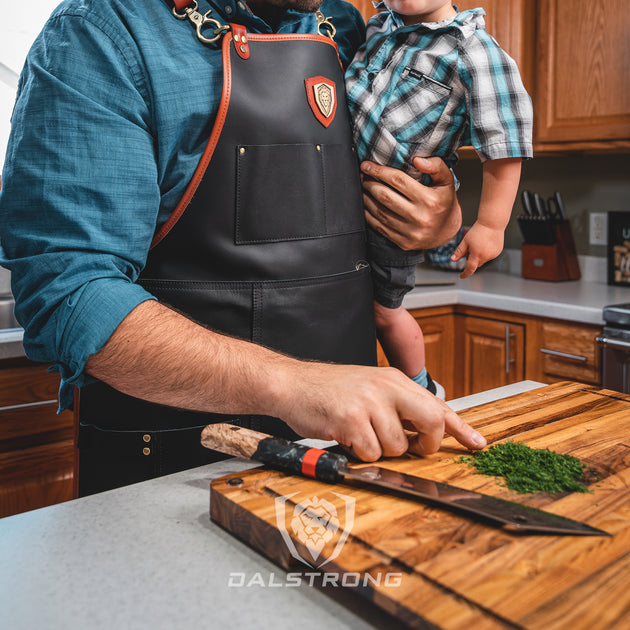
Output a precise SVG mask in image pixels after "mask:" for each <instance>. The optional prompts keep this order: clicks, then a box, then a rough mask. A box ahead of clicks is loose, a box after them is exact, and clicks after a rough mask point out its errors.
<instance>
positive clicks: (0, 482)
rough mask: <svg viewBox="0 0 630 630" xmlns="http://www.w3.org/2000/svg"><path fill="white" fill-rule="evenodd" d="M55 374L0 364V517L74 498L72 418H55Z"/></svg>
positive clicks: (19, 362) (22, 362)
mask: <svg viewBox="0 0 630 630" xmlns="http://www.w3.org/2000/svg"><path fill="white" fill-rule="evenodd" d="M58 386H59V376H58V375H57V374H48V373H47V372H46V366H45V365H41V364H35V363H31V362H30V361H27V360H26V359H11V360H8V359H7V360H4V361H2V362H0V517H4V516H10V515H12V514H18V513H19V512H25V511H27V510H33V509H36V508H40V507H45V506H47V505H52V504H54V503H60V502H61V501H67V500H69V499H72V498H73V476H74V475H73V473H74V458H75V449H74V420H73V414H72V412H70V411H64V412H62V413H61V414H57V389H58Z"/></svg>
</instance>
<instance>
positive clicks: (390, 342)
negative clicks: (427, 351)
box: [374, 302, 425, 378]
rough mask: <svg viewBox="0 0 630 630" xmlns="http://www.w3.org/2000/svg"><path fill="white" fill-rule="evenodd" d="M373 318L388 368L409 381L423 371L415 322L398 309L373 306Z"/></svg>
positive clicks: (420, 339)
mask: <svg viewBox="0 0 630 630" xmlns="http://www.w3.org/2000/svg"><path fill="white" fill-rule="evenodd" d="M374 318H375V322H376V332H377V335H378V340H379V341H380V343H381V346H382V347H383V351H384V352H385V355H386V356H387V360H388V361H389V363H390V365H392V366H393V367H396V368H398V369H399V370H401V371H402V372H404V373H405V374H406V375H407V376H408V377H409V378H415V377H417V376H418V375H419V374H420V373H421V372H422V371H423V369H424V367H425V366H424V361H425V357H424V336H423V334H422V329H421V328H420V326H419V325H418V322H416V320H415V319H414V318H413V316H412V315H411V313H410V312H409V311H407V310H406V309H405V308H403V307H402V306H399V307H398V308H387V307H385V306H383V305H382V304H379V303H378V302H374Z"/></svg>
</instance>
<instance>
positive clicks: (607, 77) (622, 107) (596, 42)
mask: <svg viewBox="0 0 630 630" xmlns="http://www.w3.org/2000/svg"><path fill="white" fill-rule="evenodd" d="M354 4H355V5H356V6H358V7H359V8H360V9H361V10H362V11H363V12H364V16H369V15H371V14H373V12H374V11H373V9H372V7H371V3H370V2H369V0H368V1H366V0H354ZM454 4H456V5H457V7H458V8H459V10H460V11H464V10H466V9H472V8H475V7H482V8H483V9H485V11H486V27H487V29H488V32H489V33H491V34H492V35H493V36H494V37H495V38H496V40H497V41H498V42H499V43H500V44H501V46H502V47H503V48H504V49H505V50H506V51H507V52H508V53H509V54H510V55H511V56H512V57H513V58H514V59H515V60H516V62H517V63H518V66H519V68H520V70H521V74H522V76H523V82H524V83H525V87H526V88H527V91H528V92H529V93H530V95H531V97H532V100H533V103H534V151H535V153H536V154H541V153H571V152H629V151H630V70H629V68H630V12H629V11H628V10H627V9H628V7H627V0H460V1H459V2H455V3H454Z"/></svg>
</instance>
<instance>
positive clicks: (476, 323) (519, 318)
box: [411, 304, 601, 400]
mask: <svg viewBox="0 0 630 630" xmlns="http://www.w3.org/2000/svg"><path fill="white" fill-rule="evenodd" d="M411 314H412V315H413V316H414V317H415V318H416V320H417V321H418V323H419V324H420V325H421V327H422V328H423V330H424V333H425V343H426V346H427V349H426V357H427V359H426V362H427V369H428V370H429V372H430V373H431V374H432V376H433V377H434V378H435V379H436V380H437V381H439V382H440V383H442V385H444V388H445V389H446V398H447V400H450V399H452V398H459V397H461V396H468V395H469V394H476V393H479V392H482V391H485V390H488V389H492V388H493V387H501V386H503V385H509V384H510V383H514V382H517V381H521V380H523V379H529V380H533V381H539V382H541V383H555V382H557V381H561V380H572V381H577V382H580V383H588V384H592V385H601V372H600V370H601V367H600V354H599V349H598V346H597V342H596V341H595V338H596V337H597V336H598V335H599V334H600V333H601V326H597V325H593V324H580V323H576V322H568V321H563V320H557V319H551V318H544V317H536V316H534V315H524V314H521V313H512V312H507V311H497V310H494V309H487V308H482V307H476V306H475V307H473V306H466V305H463V304H454V305H451V306H441V307H432V308H426V309H412V310H411Z"/></svg>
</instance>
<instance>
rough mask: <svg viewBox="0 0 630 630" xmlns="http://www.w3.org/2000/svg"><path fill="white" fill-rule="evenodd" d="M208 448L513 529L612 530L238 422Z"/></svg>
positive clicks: (218, 427)
mask: <svg viewBox="0 0 630 630" xmlns="http://www.w3.org/2000/svg"><path fill="white" fill-rule="evenodd" d="M201 443H202V444H203V446H205V447H206V448H209V449H212V450H215V451H220V452H221V453H225V454H227V455H234V456H235V457H244V458H245V459H253V460H255V461H258V462H260V463H262V464H267V465H268V466H271V467H272V468H274V469H280V470H284V471H287V472H290V473H295V474H301V475H304V476H306V477H311V478H313V479H318V480H319V481H325V482H328V483H348V482H349V481H355V482H356V481H358V482H360V483H362V484H367V485H370V486H378V487H382V488H387V489H389V490H394V491H397V492H402V493H404V494H409V495H412V496H414V497H419V498H421V499H423V500H425V501H427V502H429V503H436V504H438V505H441V506H444V507H447V508H449V509H451V510H454V511H458V512H464V513H466V514H472V515H476V516H481V517H483V518H484V519H488V520H489V521H492V522H493V523H495V524H496V523H498V524H499V526H501V527H503V528H504V529H506V530H508V531H513V532H520V533H533V534H563V535H576V536H610V534H609V533H608V532H605V531H602V530H601V529H597V528H595V527H591V526H590V525H586V524H585V523H580V522H579V521H574V520H571V519H568V518H565V517H563V516H558V515H557V514H552V513H551V512H545V511H543V510H539V509H536V508H532V507H529V506H527V505H523V504H521V503H515V502H512V501H506V500H505V499H499V498H497V497H492V496H490V495H485V494H481V493H479V492H475V491H472V490H466V489H464V488H458V487H456V486H452V485H450V484H446V483H442V482H438V481H432V480H430V479H424V478H422V477H416V476H413V475H407V474H405V473H400V472H396V471H393V470H388V469H387V468H383V467H381V466H375V465H371V464H370V465H366V466H357V467H354V466H353V467H349V465H348V459H347V458H346V457H344V456H343V455H340V454H338V453H331V452H329V451H325V450H322V449H318V448H311V447H309V446H305V445H303V444H298V443H296V442H289V441H287V440H283V439H281V438H275V437H272V436H270V435H266V434H265V433H259V432H258V431H251V430H250V429H244V428H243V427H239V426H235V425H232V424H226V423H219V424H210V425H208V426H207V427H205V428H204V430H203V431H202V433H201Z"/></svg>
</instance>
